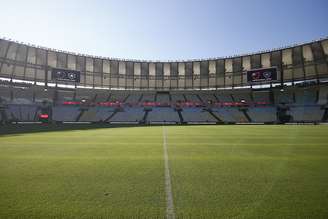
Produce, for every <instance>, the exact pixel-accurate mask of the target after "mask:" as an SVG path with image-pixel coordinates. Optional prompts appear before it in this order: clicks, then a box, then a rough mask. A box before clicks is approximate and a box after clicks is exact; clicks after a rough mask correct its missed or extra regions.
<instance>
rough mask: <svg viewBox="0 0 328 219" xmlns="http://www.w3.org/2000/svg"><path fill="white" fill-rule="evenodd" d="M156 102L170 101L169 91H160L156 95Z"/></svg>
mask: <svg viewBox="0 0 328 219" xmlns="http://www.w3.org/2000/svg"><path fill="white" fill-rule="evenodd" d="M156 102H159V103H161V104H166V103H170V96H169V94H167V93H158V94H157V95H156Z"/></svg>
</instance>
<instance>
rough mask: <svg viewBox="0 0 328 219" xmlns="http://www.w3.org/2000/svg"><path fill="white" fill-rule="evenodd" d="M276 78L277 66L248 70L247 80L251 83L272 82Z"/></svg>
mask: <svg viewBox="0 0 328 219" xmlns="http://www.w3.org/2000/svg"><path fill="white" fill-rule="evenodd" d="M276 80H277V68H261V69H254V70H250V71H247V81H248V82H251V83H256V82H270V81H276Z"/></svg>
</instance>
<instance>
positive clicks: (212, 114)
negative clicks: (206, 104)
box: [206, 109, 223, 123]
mask: <svg viewBox="0 0 328 219" xmlns="http://www.w3.org/2000/svg"><path fill="white" fill-rule="evenodd" d="M206 111H207V112H208V113H209V114H211V116H213V117H214V118H215V119H216V120H217V121H218V123H223V121H222V120H221V119H220V118H219V117H218V116H217V115H215V114H214V113H213V112H212V110H211V109H208V110H206Z"/></svg>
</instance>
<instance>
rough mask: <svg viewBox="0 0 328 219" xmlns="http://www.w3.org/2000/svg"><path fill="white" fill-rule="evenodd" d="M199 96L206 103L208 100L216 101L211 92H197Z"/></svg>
mask: <svg viewBox="0 0 328 219" xmlns="http://www.w3.org/2000/svg"><path fill="white" fill-rule="evenodd" d="M199 97H200V98H201V99H202V101H203V103H208V102H209V101H210V102H213V103H214V102H217V99H216V97H215V96H214V94H213V93H201V94H199Z"/></svg>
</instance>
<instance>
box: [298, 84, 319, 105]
mask: <svg viewBox="0 0 328 219" xmlns="http://www.w3.org/2000/svg"><path fill="white" fill-rule="evenodd" d="M294 93H295V100H296V104H302V105H306V104H315V102H316V100H317V91H316V90H315V89H309V88H304V89H302V88H299V89H297V90H295V92H294Z"/></svg>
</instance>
